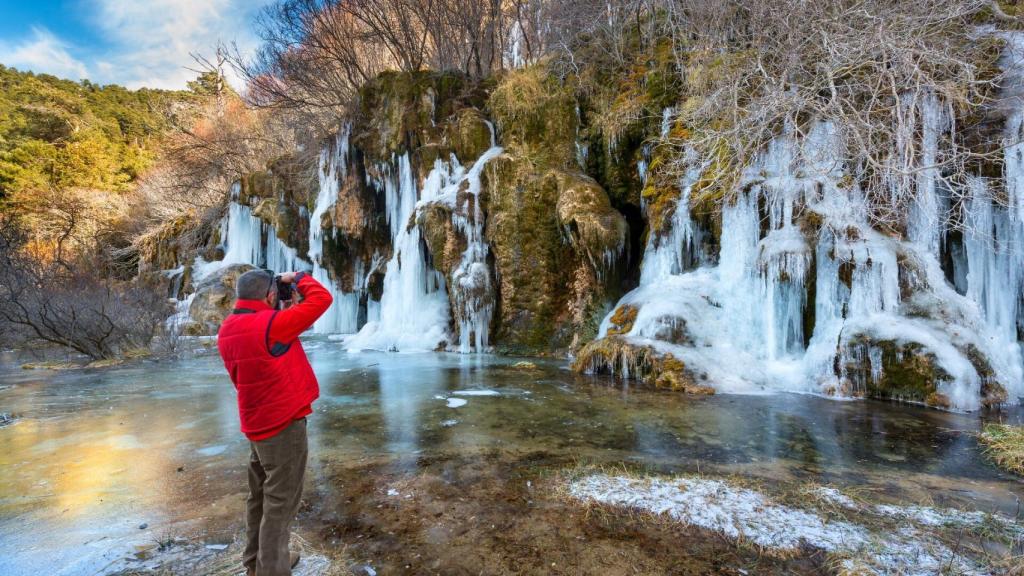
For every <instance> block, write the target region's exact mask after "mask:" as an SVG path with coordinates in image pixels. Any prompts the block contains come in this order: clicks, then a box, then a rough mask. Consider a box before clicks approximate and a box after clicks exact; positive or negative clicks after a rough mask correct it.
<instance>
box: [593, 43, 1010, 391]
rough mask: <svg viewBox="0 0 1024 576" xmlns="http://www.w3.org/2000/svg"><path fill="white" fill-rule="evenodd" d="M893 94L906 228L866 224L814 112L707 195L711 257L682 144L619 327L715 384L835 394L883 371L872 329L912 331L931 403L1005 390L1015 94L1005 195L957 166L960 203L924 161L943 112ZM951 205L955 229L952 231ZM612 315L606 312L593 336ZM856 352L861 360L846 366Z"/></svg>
mask: <svg viewBox="0 0 1024 576" xmlns="http://www.w3.org/2000/svg"><path fill="white" fill-rule="evenodd" d="M1007 39H1008V44H1009V47H1008V51H1007V54H1006V55H1005V56H1004V58H1003V65H1004V67H1005V68H1006V70H1007V72H1008V74H1009V76H1010V77H1011V83H1010V84H1011V88H1016V89H1018V90H1019V84H1020V79H1021V77H1022V76H1024V67H1022V66H1021V63H1020V60H1021V57H1022V56H1024V36H1022V35H1021V34H1019V33H1013V34H1008V35H1007ZM902 106H903V107H904V111H905V113H906V115H907V117H909V118H913V119H914V120H913V122H911V123H910V128H908V131H907V133H906V134H901V135H899V138H903V139H911V138H915V139H917V140H916V141H915V142H914V146H897V148H898V149H900V150H903V149H915V150H918V153H917V154H916V155H915V156H914V157H911V158H902V157H897V158H895V159H894V160H893V161H895V162H898V163H900V165H905V166H906V167H907V168H908V170H906V172H907V173H908V174H910V176H907V177H906V178H904V179H901V180H900V181H899V182H892V183H890V184H891V186H892V187H893V189H894V191H895V192H894V196H897V195H899V194H902V195H904V196H905V197H908V198H910V210H909V215H908V217H907V223H906V236H905V238H902V239H901V238H897V237H894V236H890V235H887V234H884V233H882V232H880V231H878V230H876V229H875V228H873V227H872V226H871V224H870V219H869V216H870V215H869V207H868V200H867V199H866V198H865V195H864V194H863V193H862V192H861V191H860V190H859V189H858V187H857V186H856V184H855V179H854V178H851V177H849V170H850V167H848V166H845V165H844V163H843V160H842V159H843V158H844V157H845V154H844V149H843V138H842V134H840V133H839V130H838V129H837V128H836V127H835V126H834V125H833V124H832V123H830V122H828V121H818V122H814V123H812V125H811V126H810V127H809V128H808V129H806V131H805V132H804V133H803V134H800V135H797V133H796V130H794V129H792V128H790V129H787V130H785V131H784V132H783V133H782V134H780V135H779V136H777V137H776V138H775V139H774V140H773V141H772V142H771V143H770V144H769V145H768V146H767V148H766V149H765V150H764V151H763V153H762V154H761V155H760V156H759V157H758V158H757V159H755V161H754V162H752V163H751V165H750V166H748V167H747V169H746V170H745V171H744V174H743V176H742V181H741V182H740V185H739V187H738V192H737V193H736V196H735V199H734V200H733V201H732V202H731V203H729V204H727V205H726V206H724V207H723V209H722V230H721V242H720V249H719V253H718V259H717V262H715V261H709V260H710V259H709V258H707V257H706V256H704V253H703V251H702V250H701V244H702V242H703V239H702V235H704V234H706V233H707V231H705V230H703V229H702V228H701V227H700V226H698V225H697V224H695V223H694V221H693V220H692V218H691V214H690V210H689V208H690V192H691V187H692V185H693V184H694V183H695V182H696V181H697V179H698V177H699V175H700V174H701V172H703V171H704V168H705V167H704V166H701V165H700V164H699V163H698V162H697V161H696V160H695V159H693V158H687V161H688V162H689V165H690V167H691V168H690V169H689V170H688V171H687V173H686V174H685V175H684V176H683V178H682V181H681V182H680V190H681V195H680V198H679V202H678V208H677V209H676V211H675V214H674V216H673V219H672V221H671V229H670V230H669V231H668V232H667V233H666V234H665V235H663V236H660V237H659V236H658V235H654V234H652V235H651V237H650V238H649V240H648V244H647V247H646V251H645V254H644V260H643V263H642V268H641V280H640V285H639V287H637V288H636V289H635V290H633V291H632V292H630V293H629V294H627V295H626V296H624V297H623V298H622V299H621V300H620V302H619V304H618V306H617V307H616V308H618V307H620V306H623V305H629V306H632V307H634V308H636V309H637V317H636V320H635V321H634V322H633V324H632V326H631V327H630V328H629V330H628V332H627V333H626V334H624V335H623V336H624V338H625V339H626V340H627V341H628V342H630V343H633V344H636V345H641V346H650V347H653V348H654V349H656V350H658V351H659V352H662V353H671V354H672V355H673V356H674V357H676V358H678V359H680V360H682V361H683V362H684V363H685V364H686V366H687V367H688V369H689V370H690V371H691V372H692V373H694V374H695V375H697V376H701V377H706V378H707V381H708V383H709V384H711V385H712V386H714V387H716V388H718V389H719V390H723V391H731V392H754V391H764V390H790V391H800V392H812V393H825V394H836V395H859V394H862V393H864V390H865V387H866V386H867V385H868V384H870V383H874V382H877V381H878V380H879V379H880V378H881V377H882V376H883V371H884V368H883V365H882V364H883V358H882V350H881V349H880V348H879V347H878V346H877V345H876V343H877V342H882V341H884V342H891V343H895V344H896V345H898V346H906V345H911V346H913V347H914V348H913V349H914V350H917V351H919V352H918V353H920V354H923V355H927V356H928V357H929V358H931V359H932V360H931V361H932V362H934V364H935V366H936V367H937V370H938V371H940V372H941V374H942V378H941V379H939V382H938V384H937V390H936V393H937V398H939V399H941V400H938V401H937V402H938V403H939V404H940V405H943V406H945V407H949V408H952V409H955V410H974V409H977V408H979V407H980V406H981V404H982V402H983V401H986V397H985V389H986V387H991V386H998V385H1001V386H1002V387H1003V388H1004V389H1005V392H1006V394H1005V397H1006V401H1008V402H1010V403H1016V402H1019V400H1020V398H1021V397H1022V396H1024V360H1022V353H1021V343H1020V341H1019V334H1020V333H1021V332H1022V328H1024V314H1022V297H1024V272H1022V271H1024V144H1020V141H1021V136H1022V134H1024V104H1022V103H1021V101H1020V100H1019V99H1016V100H1015V101H1013V107H1012V110H1011V112H1010V113H1009V117H1008V119H1007V123H1006V129H1005V130H1006V131H1005V143H1006V145H1007V147H1006V150H1005V180H1006V196H1007V202H1005V203H1004V204H1000V203H999V202H997V200H996V199H997V198H998V197H999V195H998V194H997V193H996V191H995V190H992V188H993V187H995V186H996V183H993V182H988V181H986V180H983V179H982V178H972V179H971V181H970V182H968V183H967V184H966V187H967V188H968V189H967V190H966V193H964V194H961V196H965V197H966V198H967V200H966V201H964V202H963V203H962V206H961V205H960V204H955V203H954V202H953V201H952V200H951V197H952V196H953V194H952V193H951V188H950V187H951V186H952V185H951V184H949V183H947V182H946V181H944V180H943V178H942V177H941V174H940V173H939V170H938V169H936V168H934V167H933V166H934V165H935V164H936V163H937V162H936V158H937V157H938V156H939V155H940V154H941V153H942V150H941V146H942V142H943V140H944V135H946V136H948V132H949V131H950V130H951V129H952V127H951V122H950V120H949V113H948V111H947V110H946V109H945V108H944V105H943V104H942V102H940V101H939V99H938V98H937V97H936V96H935V95H933V94H931V93H927V92H926V93H924V94H923V95H917V96H916V97H910V96H907V97H905V98H904V99H903V101H902ZM945 139H948V138H945ZM897 156H898V154H897ZM917 167H921V168H920V169H915V168H917ZM958 192H959V191H958ZM957 206H961V209H962V211H963V215H962V218H963V222H962V226H961V228H960V229H962V230H964V232H963V233H962V236H963V239H962V241H961V240H959V239H957V238H955V237H954V235H953V234H951V231H952V230H953V223H952V222H951V221H952V220H953V217H954V216H955V214H951V212H952V211H953V210H954V208H955V207H957ZM808 222H815V224H814V225H812V227H811V228H812V229H811V230H808V225H807V223H808ZM809 319H813V323H810V322H808V321H807V320H809ZM666 324H673V325H675V326H684V327H685V330H686V335H687V341H686V342H685V343H680V342H672V341H668V340H667V339H665V338H663V337H662V336H661V335H662V334H664V333H665V331H664V327H665V326H666ZM611 326H612V314H611V313H609V315H608V316H607V317H606V318H605V320H604V321H603V322H602V324H601V328H600V332H599V335H600V336H601V337H605V336H607V335H608V331H609V329H610V328H611ZM725 359H728V361H725V362H723V360H725ZM859 365H867V366H869V369H868V370H866V371H862V370H857V371H855V372H848V367H850V366H859ZM994 383H997V384H994ZM1001 396H1003V395H1002V394H1001V393H994V394H991V398H989V400H993V399H994V400H995V401H999V400H1000V398H1001Z"/></svg>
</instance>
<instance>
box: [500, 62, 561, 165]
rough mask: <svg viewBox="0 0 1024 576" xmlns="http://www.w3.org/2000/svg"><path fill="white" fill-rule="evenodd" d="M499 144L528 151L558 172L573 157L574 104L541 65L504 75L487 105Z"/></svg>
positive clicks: (530, 154) (528, 153)
mask: <svg viewBox="0 0 1024 576" xmlns="http://www.w3.org/2000/svg"><path fill="white" fill-rule="evenodd" d="M487 110H488V111H489V112H490V114H491V115H492V116H493V117H494V119H495V122H496V124H497V128H498V131H499V132H500V133H501V141H502V143H503V144H504V145H505V146H506V147H510V148H512V149H522V148H528V149H530V151H529V152H527V153H526V154H522V155H529V156H534V157H535V158H537V159H539V161H540V163H542V164H543V167H545V168H561V167H565V166H568V165H569V164H571V163H572V162H573V161H574V158H575V155H576V148H575V142H576V127H577V121H576V100H575V98H574V96H573V94H572V92H571V91H570V90H569V89H568V88H567V87H565V86H562V85H560V84H559V83H558V81H557V80H556V79H555V78H554V77H552V76H550V75H549V74H548V73H547V70H546V68H545V67H544V66H543V65H540V64H538V65H534V66H530V67H527V68H523V69H519V70H514V71H511V72H508V73H506V74H505V75H504V76H503V77H502V78H501V80H500V81H499V82H498V85H497V87H496V88H495V89H494V92H493V93H492V94H491V97H490V99H489V100H488V101H487Z"/></svg>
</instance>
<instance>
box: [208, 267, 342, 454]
mask: <svg viewBox="0 0 1024 576" xmlns="http://www.w3.org/2000/svg"><path fill="white" fill-rule="evenodd" d="M295 289H296V290H297V291H298V292H299V294H300V295H301V296H302V302H299V303H298V304H295V305H293V306H292V307H291V308H288V309H286V310H280V311H278V310H274V309H272V308H271V307H270V306H268V305H267V303H266V302H264V301H263V300H238V301H237V302H235V311H234V313H232V314H231V315H229V316H228V317H227V318H226V319H225V320H224V323H223V324H222V325H221V327H220V331H219V332H218V333H217V348H218V350H220V357H221V358H222V359H223V360H224V367H225V368H227V370H228V374H229V375H230V376H231V381H232V382H233V383H234V385H235V389H236V390H237V391H238V415H239V417H240V419H241V421H242V432H243V433H244V434H245V435H246V437H247V438H249V440H265V439H267V438H270V437H271V436H274V435H275V434H277V433H278V432H280V431H282V430H284V429H285V428H286V427H287V426H288V425H289V424H291V423H292V421H293V420H296V419H299V418H304V417H306V416H308V415H309V414H311V413H312V412H313V409H312V404H313V401H314V400H316V399H317V397H318V396H319V395H320V387H319V385H318V384H317V381H316V376H315V375H314V374H313V368H312V367H311V366H310V365H309V360H308V359H306V353H305V351H303V349H302V343H301V342H299V334H302V333H303V332H304V331H306V329H308V328H309V327H310V326H312V325H313V322H315V321H316V319H317V318H319V317H320V315H321V314H323V313H324V312H326V311H327V308H329V307H330V305H331V301H332V300H333V299H332V298H331V293H330V292H328V291H327V289H326V288H324V287H323V285H321V284H320V283H319V282H317V281H316V280H315V279H313V277H312V276H309V275H307V274H305V273H302V272H300V273H299V274H297V275H296V282H295Z"/></svg>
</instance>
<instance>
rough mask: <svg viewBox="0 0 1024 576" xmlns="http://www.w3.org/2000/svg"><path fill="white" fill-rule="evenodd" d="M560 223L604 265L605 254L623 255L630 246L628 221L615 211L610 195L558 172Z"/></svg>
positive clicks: (582, 248) (593, 184)
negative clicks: (628, 242) (626, 245)
mask: <svg viewBox="0 0 1024 576" xmlns="http://www.w3.org/2000/svg"><path fill="white" fill-rule="evenodd" d="M555 178H556V179H557V181H558V204H557V206H556V209H557V211H558V220H559V223H560V224H561V225H562V227H563V228H564V229H565V230H566V231H567V233H568V236H569V238H570V240H571V241H572V242H573V244H574V245H575V246H577V247H578V249H579V250H580V251H582V252H584V253H585V254H586V255H587V256H588V258H589V259H590V260H591V261H592V262H595V263H596V264H597V265H600V263H601V261H602V259H603V258H604V256H605V254H609V253H610V254H619V253H621V252H622V250H623V248H624V247H625V244H626V234H627V232H628V226H627V225H626V219H625V218H623V216H622V214H620V213H619V212H618V211H617V210H615V209H614V208H612V205H611V202H610V201H609V200H608V195H607V194H605V192H604V190H603V189H602V188H601V187H600V186H599V185H598V184H597V182H595V181H593V180H592V179H590V178H588V177H586V176H584V175H582V174H579V173H572V172H562V171H556V172H555Z"/></svg>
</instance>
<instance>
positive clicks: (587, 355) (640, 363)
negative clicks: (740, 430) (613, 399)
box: [572, 335, 715, 394]
mask: <svg viewBox="0 0 1024 576" xmlns="http://www.w3.org/2000/svg"><path fill="white" fill-rule="evenodd" d="M572 369H573V370H574V371H576V372H580V373H587V374H610V375H614V376H622V375H624V374H628V375H629V377H630V378H633V379H636V380H639V381H641V382H644V383H647V384H651V385H653V386H657V387H659V388H668V389H671V390H678V391H680V392H686V393H691V394H714V393H715V390H714V388H711V387H710V386H705V385H702V384H697V383H696V382H695V381H694V379H693V377H692V376H691V375H690V373H689V371H688V370H687V369H686V365H685V364H684V363H683V362H682V361H681V360H679V359H678V358H676V357H675V356H673V355H672V354H663V353H660V352H658V351H656V350H655V349H654V348H652V347H651V346H647V345H642V344H634V343H633V342H630V341H629V340H627V339H626V338H624V337H622V336H614V335H610V336H608V337H606V338H601V339H600V340H594V341H593V342H590V343H589V344H587V345H586V346H584V347H583V348H582V349H581V350H580V351H579V353H578V354H577V355H576V359H575V360H574V361H573V364H572Z"/></svg>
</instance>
